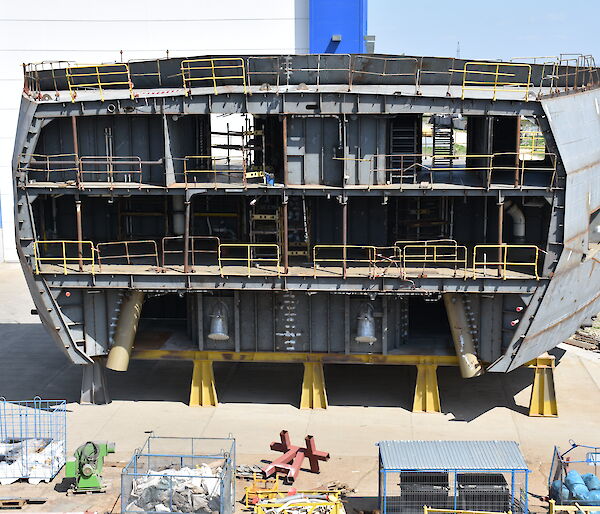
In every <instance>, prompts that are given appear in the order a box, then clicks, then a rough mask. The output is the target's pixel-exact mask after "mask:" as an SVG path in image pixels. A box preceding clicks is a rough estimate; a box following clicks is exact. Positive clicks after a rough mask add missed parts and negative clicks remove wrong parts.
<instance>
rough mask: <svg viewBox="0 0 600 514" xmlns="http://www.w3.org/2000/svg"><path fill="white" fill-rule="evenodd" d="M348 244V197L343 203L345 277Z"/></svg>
mask: <svg viewBox="0 0 600 514" xmlns="http://www.w3.org/2000/svg"><path fill="white" fill-rule="evenodd" d="M347 244H348V198H344V199H343V203H342V254H343V255H342V271H343V275H344V278H346V273H347V267H346V259H347V257H348V255H347V253H348V250H347V248H346V245H347Z"/></svg>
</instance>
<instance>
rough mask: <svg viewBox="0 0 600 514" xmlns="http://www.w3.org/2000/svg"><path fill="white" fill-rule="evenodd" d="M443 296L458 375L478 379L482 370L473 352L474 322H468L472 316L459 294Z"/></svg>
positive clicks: (474, 351) (445, 294)
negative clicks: (456, 358)
mask: <svg viewBox="0 0 600 514" xmlns="http://www.w3.org/2000/svg"><path fill="white" fill-rule="evenodd" d="M443 296H444V305H445V306H446V313H447V314H448V323H449V324H450V332H451V333H452V340H453V341H454V348H455V349H456V356H457V357H458V365H459V367H460V374H461V375H462V377H463V378H472V377H478V376H479V375H481V374H482V373H483V368H482V367H481V363H480V362H479V359H478V358H477V353H476V350H475V341H474V339H473V332H474V326H473V325H474V322H473V320H471V321H470V320H469V318H470V317H472V316H473V315H472V313H471V312H467V308H466V307H465V304H464V302H463V299H462V296H461V295H460V294H457V293H444V295H443Z"/></svg>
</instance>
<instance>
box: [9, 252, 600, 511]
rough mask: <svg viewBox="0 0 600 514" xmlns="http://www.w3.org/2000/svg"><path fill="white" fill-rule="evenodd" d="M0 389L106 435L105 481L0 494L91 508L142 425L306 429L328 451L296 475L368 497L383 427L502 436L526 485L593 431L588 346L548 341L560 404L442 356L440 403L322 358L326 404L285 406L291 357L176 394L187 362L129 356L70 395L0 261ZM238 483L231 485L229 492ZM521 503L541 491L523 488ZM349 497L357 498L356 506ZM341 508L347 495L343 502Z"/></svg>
mask: <svg viewBox="0 0 600 514" xmlns="http://www.w3.org/2000/svg"><path fill="white" fill-rule="evenodd" d="M0 306H1V310H0V355H1V358H0V396H4V397H6V398H7V399H30V398H33V397H34V396H35V395H39V396H41V397H42V398H48V399H50V398H60V399H66V400H67V401H68V414H67V424H68V427H67V443H68V452H69V454H72V452H73V450H74V449H75V448H76V447H77V446H79V445H80V444H82V443H84V442H85V441H88V440H109V441H115V442H116V448H117V452H116V454H115V455H111V456H109V458H108V467H107V470H106V473H105V478H106V479H107V480H108V481H109V483H110V487H109V492H108V493H106V494H94V495H77V496H67V495H66V494H65V493H64V492H63V491H64V487H65V484H63V483H62V477H63V476H64V471H63V472H61V473H59V475H58V477H57V478H56V479H55V480H54V481H53V482H52V483H51V484H41V485H39V486H33V485H30V484H27V483H19V484H13V485H10V486H0V498H7V497H15V496H20V497H28V498H35V497H43V498H46V499H47V502H46V503H45V504H42V505H29V506H27V507H26V509H27V510H38V511H41V510H43V511H78V510H86V509H91V510H95V511H99V512H106V511H111V510H113V509H114V508H116V509H118V508H119V506H118V495H119V473H120V468H121V467H122V466H123V465H124V464H125V463H126V462H127V461H128V459H129V458H130V456H131V454H132V452H133V451H134V449H136V448H139V447H141V446H142V444H143V443H144V440H145V439H146V437H147V435H148V433H149V432H154V433H155V434H156V435H168V436H194V437H210V436H212V437H219V436H227V435H228V434H233V435H234V436H235V438H236V441H237V457H238V458H237V460H238V464H240V463H241V464H259V463H260V462H261V460H263V459H269V458H272V457H274V456H275V455H278V454H275V453H274V452H271V451H270V450H269V443H270V442H271V441H273V440H275V439H277V438H278V433H279V431H280V430H281V429H287V430H289V431H290V434H291V437H292V440H293V441H297V442H301V441H302V440H303V438H304V436H305V435H306V434H312V435H314V436H315V440H316V443H317V447H318V448H319V449H323V450H327V451H329V452H330V453H331V456H332V458H331V460H330V461H329V462H327V463H325V464H323V466H322V468H323V472H322V473H321V474H320V475H311V474H309V473H301V475H300V477H299V479H298V480H297V483H296V487H297V488H308V487H315V486H317V485H321V484H323V483H325V482H327V481H330V480H339V481H341V482H345V483H347V484H348V485H349V486H350V487H352V488H354V489H356V493H355V496H356V497H358V498H364V499H366V500H364V501H363V502H362V503H360V504H359V503H356V502H355V503H354V505H361V506H362V505H365V506H366V507H368V508H369V507H370V508H374V507H375V503H374V498H375V497H376V496H377V459H376V456H377V447H376V442H377V441H379V440H382V439H461V440H466V439H505V440H515V441H517V442H518V443H519V444H520V446H521V450H522V452H523V454H524V455H525V458H526V460H527V462H528V464H529V467H530V469H531V470H532V476H531V480H530V492H531V493H533V494H534V495H545V494H546V493H547V490H546V487H545V481H546V479H547V475H548V470H549V467H550V462H551V457H552V448H553V446H554V445H559V446H563V447H564V446H567V445H568V441H569V440H571V439H572V440H574V441H577V442H581V443H586V444H594V443H598V442H599V441H598V440H597V439H598V433H600V404H599V403H598V402H597V401H595V399H597V398H598V397H600V355H598V354H594V353H591V352H587V351H585V350H579V349H576V348H572V347H565V348H558V349H557V350H556V355H557V357H558V359H557V361H558V365H557V368H556V373H555V378H556V388H557V395H558V400H559V411H560V417H558V418H556V419H543V418H529V417H528V416H527V405H528V401H529V394H530V390H531V380H532V375H533V373H532V370H529V369H521V370H517V371H515V372H513V373H511V374H509V375H499V374H489V375H484V376H483V377H480V378H477V379H471V380H462V379H461V378H460V376H459V373H458V370H457V369H455V368H440V369H439V372H438V378H439V386H440V394H441V402H442V410H443V413H442V414H413V413H412V412H411V411H410V408H411V405H412V394H413V387H414V380H415V375H416V372H415V370H414V369H413V368H411V367H405V366H350V365H331V366H327V367H326V369H325V378H326V382H327V387H328V395H329V402H330V407H329V409H327V410H326V411H304V410H299V409H298V403H299V396H300V384H301V380H302V369H301V366H299V365H298V366H296V365H279V364H275V365H267V364H240V363H231V364H230V363H222V364H219V365H216V366H215V375H216V381H217V393H218V396H219V401H220V405H219V407H217V408H206V409H202V408H190V407H188V406H187V405H186V402H187V398H188V394H189V383H190V378H191V372H192V368H191V363H183V362H182V363H177V362H147V361H134V362H132V364H131V366H130V370H129V371H128V372H126V373H116V372H109V375H108V382H109V387H110V391H111V395H112V398H113V402H112V403H111V404H110V405H104V406H89V405H79V404H78V403H77V400H78V397H79V388H80V379H81V369H80V368H78V367H77V366H74V365H71V364H70V363H69V362H68V361H67V358H66V357H65V356H64V355H63V354H62V352H61V351H60V350H59V349H58V348H57V347H56V345H55V344H54V343H53V342H52V340H51V339H50V337H49V336H48V335H47V334H46V332H45V330H44V328H43V327H42V325H41V324H40V322H39V319H38V317H37V316H32V315H31V314H30V310H31V308H32V307H33V305H32V302H31V299H30V297H29V293H28V291H27V288H26V286H25V281H24V279H23V277H22V274H21V270H20V267H19V266H18V265H16V264H2V265H0ZM240 490H241V488H240V487H238V496H240V494H239V493H240ZM532 501H533V503H532V505H533V506H534V507H535V508H536V509H540V508H541V505H542V504H541V503H540V502H539V501H536V500H535V498H534V497H532ZM361 508H362V507H361ZM348 510H349V512H352V509H348Z"/></svg>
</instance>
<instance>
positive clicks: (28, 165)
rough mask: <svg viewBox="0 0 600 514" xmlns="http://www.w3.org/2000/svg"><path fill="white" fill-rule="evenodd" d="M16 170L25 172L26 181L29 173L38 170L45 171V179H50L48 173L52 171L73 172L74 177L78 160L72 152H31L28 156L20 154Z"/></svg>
mask: <svg viewBox="0 0 600 514" xmlns="http://www.w3.org/2000/svg"><path fill="white" fill-rule="evenodd" d="M17 171H22V172H24V173H25V174H26V178H25V180H26V181H29V173H31V172H38V173H45V176H46V181H47V182H52V181H51V180H50V175H51V174H53V173H61V172H62V173H68V172H70V173H75V177H76V176H77V173H78V172H79V162H78V160H77V155H76V154H74V153H61V154H51V155H50V154H48V155H44V154H31V155H29V156H27V155H25V154H21V155H20V157H19V163H18V165H17ZM75 177H74V178H75Z"/></svg>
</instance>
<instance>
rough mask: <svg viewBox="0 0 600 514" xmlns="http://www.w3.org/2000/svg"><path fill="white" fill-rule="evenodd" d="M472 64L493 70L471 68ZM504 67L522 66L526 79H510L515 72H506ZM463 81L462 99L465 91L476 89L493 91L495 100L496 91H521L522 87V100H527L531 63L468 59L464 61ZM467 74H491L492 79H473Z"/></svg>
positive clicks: (514, 75)
mask: <svg viewBox="0 0 600 514" xmlns="http://www.w3.org/2000/svg"><path fill="white" fill-rule="evenodd" d="M474 66H481V67H487V68H489V67H492V68H493V71H488V70H485V69H483V70H482V69H473V67H474ZM505 68H509V69H514V68H521V69H522V68H524V69H525V70H526V71H527V80H526V81H525V82H523V81H514V80H517V79H514V80H513V81H510V80H509V78H510V77H516V74H515V73H508V70H506V71H505ZM456 71H458V70H456ZM462 73H463V82H462V95H461V98H462V100H464V99H465V91H467V90H476V91H490V90H491V91H493V93H494V94H493V97H492V100H496V96H497V93H498V91H499V90H500V91H503V92H504V91H513V92H523V88H524V97H523V100H524V101H526V102H527V101H528V100H529V88H530V87H531V64H518V63H510V62H477V61H468V62H466V63H465V65H464V67H463V70H462ZM469 74H473V75H491V77H493V80H473V79H469Z"/></svg>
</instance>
